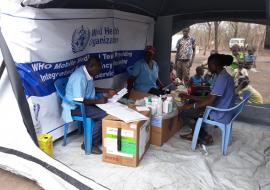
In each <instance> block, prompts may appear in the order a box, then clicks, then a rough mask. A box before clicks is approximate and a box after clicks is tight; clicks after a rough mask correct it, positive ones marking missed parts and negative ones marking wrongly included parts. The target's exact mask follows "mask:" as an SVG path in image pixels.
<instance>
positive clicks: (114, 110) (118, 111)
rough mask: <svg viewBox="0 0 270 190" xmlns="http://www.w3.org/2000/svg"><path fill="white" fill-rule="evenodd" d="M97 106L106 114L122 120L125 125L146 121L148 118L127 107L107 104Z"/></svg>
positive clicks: (118, 104)
mask: <svg viewBox="0 0 270 190" xmlns="http://www.w3.org/2000/svg"><path fill="white" fill-rule="evenodd" d="M97 106H98V107H99V108H100V109H102V110H104V111H105V112H107V113H108V114H110V115H112V116H114V117H117V118H119V119H121V120H123V121H124V122H126V123H131V122H135V121H141V120H148V119H149V118H148V117H146V116H144V115H143V114H140V113H138V112H136V111H135V110H133V109H130V108H128V107H127V106H125V105H123V104H120V103H118V102H116V103H111V102H109V103H107V104H97Z"/></svg>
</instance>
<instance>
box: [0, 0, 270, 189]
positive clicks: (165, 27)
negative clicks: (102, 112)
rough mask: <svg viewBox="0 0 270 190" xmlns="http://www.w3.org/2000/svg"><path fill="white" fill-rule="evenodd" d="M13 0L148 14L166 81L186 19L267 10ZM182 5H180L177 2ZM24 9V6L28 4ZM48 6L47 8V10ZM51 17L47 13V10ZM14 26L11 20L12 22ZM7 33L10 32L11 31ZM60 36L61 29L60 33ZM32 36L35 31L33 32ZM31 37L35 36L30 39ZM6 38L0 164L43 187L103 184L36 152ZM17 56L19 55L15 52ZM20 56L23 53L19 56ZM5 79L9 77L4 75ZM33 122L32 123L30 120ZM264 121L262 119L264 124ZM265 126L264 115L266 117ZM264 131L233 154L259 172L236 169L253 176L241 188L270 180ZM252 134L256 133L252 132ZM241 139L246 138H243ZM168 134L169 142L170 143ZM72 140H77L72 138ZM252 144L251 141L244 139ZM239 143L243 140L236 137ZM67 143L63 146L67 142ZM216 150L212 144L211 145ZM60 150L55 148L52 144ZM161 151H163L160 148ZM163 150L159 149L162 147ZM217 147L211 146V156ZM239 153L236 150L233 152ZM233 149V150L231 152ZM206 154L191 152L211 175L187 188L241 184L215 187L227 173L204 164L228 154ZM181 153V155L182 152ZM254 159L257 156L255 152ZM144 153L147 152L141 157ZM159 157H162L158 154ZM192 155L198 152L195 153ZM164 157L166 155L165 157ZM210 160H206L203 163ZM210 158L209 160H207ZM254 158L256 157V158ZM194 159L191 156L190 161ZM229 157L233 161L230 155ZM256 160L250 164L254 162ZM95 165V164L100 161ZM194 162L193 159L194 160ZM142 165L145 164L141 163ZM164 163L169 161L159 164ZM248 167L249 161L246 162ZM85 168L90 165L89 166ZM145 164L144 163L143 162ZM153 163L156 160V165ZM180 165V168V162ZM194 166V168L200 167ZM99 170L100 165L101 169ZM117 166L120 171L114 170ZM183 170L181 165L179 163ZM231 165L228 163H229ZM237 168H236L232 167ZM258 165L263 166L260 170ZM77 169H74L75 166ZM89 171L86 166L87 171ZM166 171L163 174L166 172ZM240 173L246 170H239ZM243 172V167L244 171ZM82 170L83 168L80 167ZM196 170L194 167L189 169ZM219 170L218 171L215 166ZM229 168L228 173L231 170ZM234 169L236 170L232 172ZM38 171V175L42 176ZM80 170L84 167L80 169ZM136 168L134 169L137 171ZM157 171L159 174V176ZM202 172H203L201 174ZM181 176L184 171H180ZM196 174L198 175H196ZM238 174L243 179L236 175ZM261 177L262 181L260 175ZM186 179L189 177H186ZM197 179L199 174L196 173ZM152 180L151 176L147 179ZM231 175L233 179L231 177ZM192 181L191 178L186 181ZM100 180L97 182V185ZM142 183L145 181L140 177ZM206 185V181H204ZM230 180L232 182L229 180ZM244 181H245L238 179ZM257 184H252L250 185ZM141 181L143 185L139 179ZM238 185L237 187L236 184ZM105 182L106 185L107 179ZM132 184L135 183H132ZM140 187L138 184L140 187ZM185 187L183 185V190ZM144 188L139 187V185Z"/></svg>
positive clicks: (250, 15)
mask: <svg viewBox="0 0 270 190" xmlns="http://www.w3.org/2000/svg"><path fill="white" fill-rule="evenodd" d="M11 2H14V3H17V4H18V5H20V4H21V5H23V6H26V8H27V6H33V7H34V8H35V9H39V11H41V12H42V11H43V12H44V13H45V14H48V13H49V12H50V11H51V10H53V9H54V8H60V9H61V8H67V10H68V11H71V12H72V10H71V9H72V8H76V9H82V8H85V9H84V10H89V11H92V9H100V8H102V9H112V10H119V11H126V12H131V13H132V14H134V13H135V14H136V15H137V14H140V15H143V16H142V17H140V18H145V16H147V17H149V18H150V20H155V21H156V24H155V38H154V43H155V45H156V47H157V48H158V49H160V52H159V54H158V57H157V59H158V61H159V62H161V70H162V71H163V72H164V73H163V74H164V75H163V76H162V77H161V78H162V79H163V81H164V82H165V83H166V82H168V77H167V75H166V76H165V74H166V73H167V74H168V66H167V64H168V63H169V53H170V46H171V41H170V40H171V35H172V34H173V33H175V32H176V31H178V30H179V29H181V28H183V27H185V26H188V25H190V24H193V23H196V22H201V21H205V20H206V19H209V20H219V19H225V20H226V19H230V20H242V21H254V22H257V23H267V19H268V18H267V16H268V15H267V14H266V13H267V11H266V10H267V9H266V7H267V6H266V4H265V1H258V2H257V3H256V4H254V2H253V1H251V0H250V1H242V0H241V1H237V2H236V1H232V0H229V1H222V2H219V3H216V1H214V0H208V1H207V2H203V3H201V2H200V1H195V0H193V1H189V2H187V1H173V0H172V1H163V0H158V1H156V0H153V1H147V2H145V1H124V0H122V1H118V0H117V1H108V0H105V1H98V0H97V1H91V2H87V3H86V2H84V1H82V0H78V1H76V2H74V1H71V0H70V1H69V0H65V1H60V0H52V1H50V0H45V1H42V0H37V1H35V0H24V1H11ZM180 5H181V6H180ZM267 5H268V4H267ZM28 8H29V7H28ZM48 10H49V11H48ZM23 11H24V9H23V8H21V13H22V14H24V12H23ZM49 16H50V15H49ZM202 16H204V18H205V19H202ZM14 26H15V25H14ZM10 35H12V34H10ZM59 35H61V34H59ZM15 37H16V36H11V38H15ZM34 37H37V36H34ZM35 39H36V38H35ZM5 42H6V41H5V38H3V36H2V34H1V35H0V45H1V46H0V47H1V51H2V53H3V57H4V59H5V64H6V68H7V70H5V71H4V74H3V75H2V77H1V79H0V90H1V92H3V93H1V94H0V116H1V117H0V118H1V130H2V132H1V133H0V152H1V153H0V166H1V168H4V169H7V170H10V171H12V172H14V173H17V174H20V175H23V176H25V177H28V178H30V179H33V180H35V181H37V182H38V183H39V185H40V186H41V187H43V188H44V189H106V187H104V186H103V185H102V184H104V183H102V181H100V180H98V181H94V180H92V179H89V178H87V177H84V176H82V175H81V174H79V173H77V172H76V171H74V170H73V169H74V168H73V169H71V168H69V167H68V166H65V165H64V164H62V163H61V162H59V161H57V160H54V159H52V158H50V157H48V156H47V155H46V154H45V153H43V152H42V151H40V150H39V149H38V148H37V146H36V145H35V143H36V134H35V130H34V124H35V123H34V120H32V117H31V112H30V109H31V108H29V105H28V102H27V100H26V98H25V94H24V89H23V87H22V81H21V78H20V76H19V75H18V73H17V70H16V67H15V64H14V60H13V56H12V54H10V51H11V52H14V49H10V46H7V45H6V44H5ZM19 56H20V55H19ZM22 56H24V55H22ZM8 79H9V80H8ZM33 123H34V124H33ZM264 124H265V123H264ZM266 125H267V120H266ZM242 127H243V126H240V128H239V129H242ZM262 133H263V134H261V132H258V133H256V134H259V135H261V136H260V137H264V136H263V135H266V137H265V138H259V139H261V140H262V142H259V141H256V143H258V144H253V145H251V146H252V148H251V149H249V148H248V147H249V145H246V146H244V149H243V150H244V151H242V152H241V151H240V154H244V155H245V154H249V153H248V151H251V154H250V155H248V156H247V157H245V156H241V155H240V156H239V157H236V160H238V161H239V159H240V161H239V162H238V163H239V164H240V163H241V159H244V158H247V159H250V160H249V161H248V162H251V163H252V164H253V165H254V167H253V165H252V164H251V165H252V166H251V170H249V172H250V171H254V170H255V173H256V171H257V169H258V170H259V171H258V173H257V174H258V176H256V177H255V178H254V175H250V176H248V175H247V176H245V177H243V176H241V175H240V174H239V173H238V174H239V176H240V177H239V176H238V177H239V178H237V179H243V181H245V182H246V181H247V179H248V177H251V178H254V181H252V183H247V184H248V185H247V186H244V187H243V189H248V188H249V187H252V188H253V187H254V188H255V189H265V190H266V189H268V188H269V183H270V182H269V181H268V180H267V179H266V176H267V175H269V173H270V172H269V168H270V167H269V153H268V149H267V143H269V133H268V131H267V130H266V131H263V132H262ZM254 137H255V138H256V137H258V136H254ZM244 139H245V140H246V137H245V138H244ZM174 140H175V139H173V141H172V142H173V143H175V141H174ZM75 142H76V141H75ZM238 142H239V141H235V143H238ZM248 142H249V143H251V142H250V141H248ZM173 143H172V144H170V143H169V144H168V145H166V146H165V148H168V146H169V147H170V146H171V147H170V148H172V149H171V150H175V149H173V146H174V145H173ZM240 143H245V142H244V141H243V142H242V141H241V139H240ZM260 143H262V144H263V146H261V147H262V149H260V150H257V149H258V147H260V146H259V145H262V144H260ZM234 147H235V148H236V151H237V149H239V146H237V144H236V145H235V146H234ZM67 148H68V147H67ZM213 149H215V148H213ZM57 150H59V147H58V148H57ZM161 150H162V151H160V149H159V150H157V151H156V152H155V147H154V148H152V149H150V152H151V153H152V154H153V155H154V156H157V155H155V154H156V153H160V152H163V149H161ZM164 151H165V152H166V150H164ZM234 151H235V149H233V151H232V152H234ZM183 152H184V155H178V154H175V155H173V156H172V157H174V158H175V157H176V158H179V157H180V159H183V158H186V157H188V156H190V157H194V153H191V154H189V153H187V152H185V151H184V150H182V153H183ZM163 153H164V152H163ZM216 153H217V152H215V151H213V155H214V154H216ZM238 153H239V152H238ZM235 154H237V152H236V153H235ZM213 155H212V156H211V157H210V158H207V159H205V158H204V157H202V156H198V155H197V154H196V153H195V157H196V156H198V157H199V158H198V159H199V162H200V163H204V164H203V167H202V168H204V169H205V170H210V171H209V172H208V173H207V176H208V175H209V177H210V178H212V179H213V181H215V180H216V181H215V182H213V183H212V184H211V183H209V181H207V178H208V177H206V178H203V180H206V181H203V182H202V183H201V184H202V185H201V184H200V185H201V186H200V185H196V182H194V184H192V185H191V186H185V187H189V188H191V189H192V188H201V189H211V188H212V189H222V188H224V189H226V188H232V189H237V188H240V187H241V182H242V181H240V184H239V183H233V182H231V181H229V184H230V185H228V184H227V186H226V184H225V185H224V184H223V185H224V186H222V188H220V187H221V186H219V183H220V180H223V179H225V180H229V178H231V177H229V178H226V177H225V178H217V177H216V175H215V173H213V172H212V169H213V171H216V170H214V168H211V167H205V166H207V164H208V163H213V160H215V159H220V160H221V162H223V161H224V163H221V164H220V165H219V167H225V166H226V164H230V163H231V162H230V157H229V156H228V157H227V158H226V157H219V156H220V155H219V156H213ZM58 156H59V158H62V159H63V160H64V162H65V163H66V164H70V162H69V161H70V160H69V159H68V158H67V157H65V156H63V155H60V154H59V155H58ZM182 156H183V157H182ZM257 156H258V157H259V158H258V157H257ZM146 157H147V156H146ZM161 157H162V156H161ZM174 158H173V159H172V160H170V161H171V163H169V165H170V167H172V168H174V164H175V163H174V162H177V161H178V160H177V159H174ZM196 158H197V157H196ZM151 159H153V157H149V158H148V160H147V161H148V162H149V163H150V164H151ZM164 159H165V160H166V159H167V158H166V157H164ZM209 159H210V162H208V161H209ZM211 159H212V160H211ZM258 160H259V161H258ZM193 161H194V162H196V159H195V160H193ZM231 161H232V162H233V161H235V160H231ZM254 163H255V164H254ZM99 164H100V163H99ZM192 164H194V163H190V165H188V166H187V167H188V168H190V169H191V170H192V166H194V165H192ZM195 164H196V163H195ZM143 165H144V164H143ZM164 166H165V167H167V166H168V165H166V164H164ZM249 166H250V165H249ZM89 167H90V166H89ZM147 167H149V165H148V166H147ZM156 167H157V165H156ZM180 168H181V167H180ZM202 168H200V167H199V169H202ZM243 168H245V165H242V168H241V169H243ZM103 169H104V168H103ZM118 169H119V170H118ZM139 169H140V170H143V168H139ZM182 169H183V168H182ZM231 169H233V168H231ZM235 169H236V170H237V169H240V168H237V167H236V168H235ZM260 169H262V170H260ZM116 170H117V171H120V172H121V171H122V170H121V167H120V168H118V167H117V169H116ZM77 171H79V170H77ZM90 171H91V170H90ZM151 171H152V172H154V171H155V169H153V170H151ZM170 171H173V170H169V171H168V173H170ZM240 171H243V172H245V170H240ZM246 171H247V170H246ZM80 172H81V173H84V172H82V171H80ZM159 172H160V173H159V174H162V172H163V170H160V171H159ZM193 172H194V173H196V171H193ZM220 172H222V171H220ZM232 173H233V172H232ZM236 173H237V172H236ZM41 174H42V175H41ZM84 174H85V175H86V174H87V172H85V173H84ZM140 174H141V173H138V175H140ZM159 174H158V175H159ZM191 174H192V172H190V171H189V172H187V175H191ZM204 174H205V173H204ZM148 175H152V173H150V172H149V173H148ZM183 175H185V174H183ZM224 175H230V171H228V173H224ZM195 177H197V176H196V175H195ZM241 177H243V178H241ZM260 178H261V180H260ZM93 179H95V180H97V179H99V176H97V177H95V178H93ZM155 179H156V180H158V181H159V180H160V181H162V180H163V179H164V178H163V179H162V178H155ZM189 179H191V178H189ZM198 179H199V180H201V179H200V178H198ZM149 180H151V178H149ZM176 180H177V178H176ZM232 180H233V179H232ZM189 182H190V183H192V182H193V181H192V180H191V181H189ZM204 182H205V183H204ZM100 183H102V184H100ZM145 183H147V181H146V182H145ZM160 184H161V185H158V186H145V188H146V189H147V188H148V187H150V188H159V189H162V184H164V183H160ZM205 184H207V185H205ZM231 184H233V185H231ZM243 184H244V183H243ZM255 184H257V185H255ZM143 185H144V184H143ZM238 185H239V186H238ZM106 186H107V187H108V186H110V185H108V184H106ZM118 187H119V186H117V185H116V186H110V188H118ZM133 187H134V186H133ZM139 187H140V186H139ZM175 187H177V188H181V184H177V186H173V185H172V184H171V186H166V187H164V189H170V188H171V189H174V188H175ZM185 187H182V188H183V189H185ZM142 189H143V188H142Z"/></svg>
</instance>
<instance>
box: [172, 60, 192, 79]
mask: <svg viewBox="0 0 270 190" xmlns="http://www.w3.org/2000/svg"><path fill="white" fill-rule="evenodd" d="M175 67H176V68H175V69H176V73H177V77H179V78H180V79H181V80H183V81H184V83H185V84H188V81H189V70H190V67H191V60H190V59H186V60H183V59H179V60H176V64H175Z"/></svg>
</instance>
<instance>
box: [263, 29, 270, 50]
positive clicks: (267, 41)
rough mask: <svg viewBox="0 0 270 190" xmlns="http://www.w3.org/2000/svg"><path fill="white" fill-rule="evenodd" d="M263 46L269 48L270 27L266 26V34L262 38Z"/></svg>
mask: <svg viewBox="0 0 270 190" xmlns="http://www.w3.org/2000/svg"><path fill="white" fill-rule="evenodd" d="M264 48H265V49H270V27H269V26H266V35H265V40H264Z"/></svg>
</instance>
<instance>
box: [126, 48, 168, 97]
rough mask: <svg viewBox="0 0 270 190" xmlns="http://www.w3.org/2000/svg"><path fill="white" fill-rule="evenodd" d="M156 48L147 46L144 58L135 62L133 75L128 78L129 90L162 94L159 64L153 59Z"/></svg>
mask: <svg viewBox="0 0 270 190" xmlns="http://www.w3.org/2000/svg"><path fill="white" fill-rule="evenodd" d="M154 54H155V49H154V48H153V47H152V46H147V47H146V48H145V50H144V59H141V60H139V61H137V62H136V63H135V64H134V67H133V70H132V73H131V75H132V76H131V77H130V78H129V79H128V91H129V92H130V91H131V89H132V88H134V90H136V91H140V92H145V93H150V94H154V95H157V96H159V95H161V94H162V93H163V92H162V88H163V84H162V83H161V81H160V80H159V78H158V72H159V68H158V64H157V63H156V62H155V61H154V60H153V57H154Z"/></svg>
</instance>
